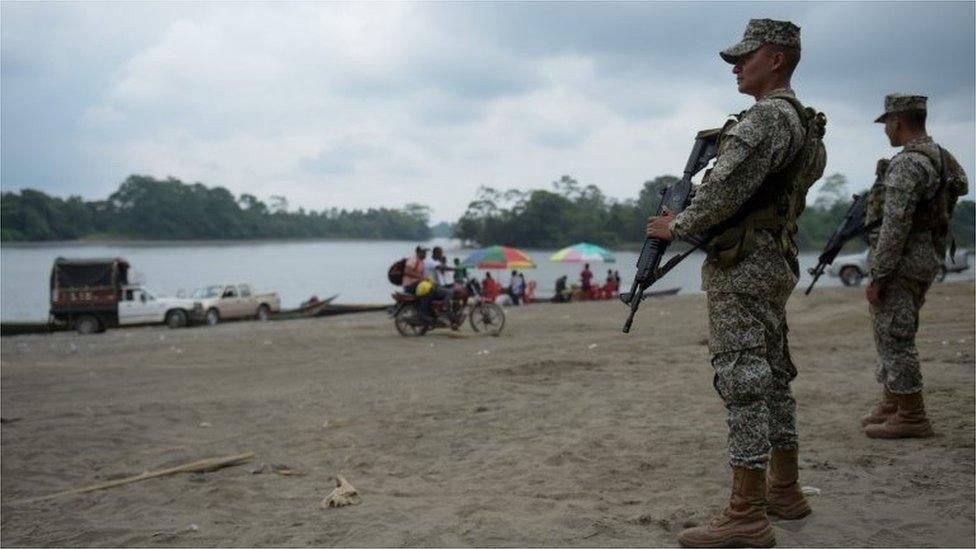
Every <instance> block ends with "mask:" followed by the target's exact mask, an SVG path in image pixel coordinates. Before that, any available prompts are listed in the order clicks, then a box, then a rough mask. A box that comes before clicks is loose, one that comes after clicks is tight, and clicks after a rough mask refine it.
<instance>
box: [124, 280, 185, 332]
mask: <svg viewBox="0 0 976 549" xmlns="http://www.w3.org/2000/svg"><path fill="white" fill-rule="evenodd" d="M118 307H119V325H122V326H126V325H133V324H160V323H163V322H165V323H166V325H167V326H169V327H170V328H182V327H183V326H186V325H188V324H190V323H193V322H200V321H202V320H203V319H204V314H203V306H202V305H201V303H200V302H198V301H194V300H192V299H180V298H176V297H157V296H155V295H154V294H153V293H152V292H150V291H149V290H147V289H146V288H143V287H141V286H123V287H122V297H121V299H119V304H118Z"/></svg>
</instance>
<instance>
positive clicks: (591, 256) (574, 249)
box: [549, 242, 616, 263]
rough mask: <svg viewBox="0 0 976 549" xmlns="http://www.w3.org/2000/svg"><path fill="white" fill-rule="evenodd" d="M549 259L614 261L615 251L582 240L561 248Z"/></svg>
mask: <svg viewBox="0 0 976 549" xmlns="http://www.w3.org/2000/svg"><path fill="white" fill-rule="evenodd" d="M549 261H555V262H557V263H613V262H614V261H616V258H614V256H613V253H612V252H611V251H610V250H607V249H606V248H601V247H600V246H597V245H596V244H587V243H586V242H580V243H579V244H573V245H572V246H568V247H566V248H563V249H561V250H559V251H558V252H556V253H554V254H552V255H551V256H549Z"/></svg>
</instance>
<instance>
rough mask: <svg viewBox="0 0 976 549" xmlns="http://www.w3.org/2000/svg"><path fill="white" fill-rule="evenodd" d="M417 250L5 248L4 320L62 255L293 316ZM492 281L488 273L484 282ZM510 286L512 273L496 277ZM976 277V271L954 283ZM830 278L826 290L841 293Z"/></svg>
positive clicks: (688, 284) (354, 293)
mask: <svg viewBox="0 0 976 549" xmlns="http://www.w3.org/2000/svg"><path fill="white" fill-rule="evenodd" d="M415 245H416V243H415V242H403V241H251V242H232V243H199V242H196V243H192V244H184V243H158V242H156V243H145V242H131V243H124V242H121V243H111V244H75V243H72V244H63V243H60V244H41V245H31V246H24V245H16V246H11V245H4V246H2V247H0V290H2V292H0V298H2V299H0V318H2V319H3V320H43V319H45V318H46V317H47V311H48V279H49V277H50V273H51V265H52V264H53V262H54V259H55V258H56V257H58V256H63V257H69V258H77V257H124V258H125V259H127V260H128V261H129V263H130V264H131V265H132V268H133V270H135V271H137V272H140V273H142V274H143V275H144V277H145V285H146V286H148V287H149V288H150V289H152V290H154V291H156V292H157V293H160V294H163V295H175V294H176V293H177V292H178V291H180V290H184V291H187V292H192V291H193V290H195V289H196V288H199V287H202V286H207V285H210V284H223V283H241V282H249V283H251V284H252V285H253V286H254V287H255V288H256V289H257V290H258V291H276V292H278V293H279V294H280V295H281V302H282V307H284V308H291V307H296V306H298V304H299V303H301V302H302V301H304V300H306V299H308V297H309V296H311V295H313V294H315V295H318V296H319V297H321V298H324V297H327V296H330V295H332V294H339V298H338V299H337V300H336V302H338V303H385V302H387V301H390V293H391V292H392V291H393V290H394V289H395V288H394V287H393V286H392V285H391V284H390V283H389V282H388V281H387V279H386V271H387V269H388V268H389V266H390V264H391V263H393V262H394V261H396V260H397V259H399V258H401V257H404V256H407V255H410V254H412V253H413V248H414V246H415ZM430 245H440V246H443V247H444V249H445V252H446V254H447V256H448V258H449V259H453V258H454V257H455V256H458V257H461V258H462V259H463V258H464V257H465V256H467V254H468V253H470V252H471V250H470V249H463V248H461V247H460V245H459V243H458V242H457V241H454V240H447V239H438V240H434V241H432V242H431V243H430ZM525 251H526V252H527V253H528V254H529V255H530V256H532V258H533V260H534V261H535V262H536V264H537V265H538V267H537V268H536V269H529V270H526V271H525V277H526V280H535V281H536V282H537V284H538V290H537V293H538V294H540V295H551V294H552V293H553V287H554V286H555V280H556V278H558V277H560V276H562V275H568V277H569V281H570V283H572V282H573V281H578V279H579V272H580V270H581V265H579V264H558V263H550V262H549V256H550V255H551V254H552V253H553V252H555V250H535V249H526V250H525ZM637 255H638V253H637V252H636V251H621V252H617V261H616V263H611V264H593V265H591V266H590V268H591V270H592V271H593V273H594V274H595V276H596V280H598V281H600V282H601V283H602V281H603V279H604V278H605V277H606V272H607V269H608V268H612V269H615V270H619V271H620V276H621V278H622V279H623V285H624V286H629V285H630V283H631V281H632V280H633V276H634V271H635V267H634V265H635V263H636V262H637ZM703 259H704V255H703V254H700V253H696V254H693V255H691V256H690V257H688V259H686V260H685V261H684V262H682V263H681V264H679V265H678V266H677V267H676V268H675V269H674V270H673V271H671V272H670V273H668V275H667V276H666V277H665V278H664V279H663V280H661V281H660V282H658V283H657V285H656V287H657V288H660V289H665V288H674V287H680V288H681V291H682V293H691V292H698V291H699V286H700V280H699V271H700V269H701V263H702V260H703ZM816 261H817V254H816V253H804V254H801V257H800V263H801V266H802V268H803V271H804V272H803V278H802V279H801V281H800V286H801V288H805V287H806V285H807V284H809V280H810V277H809V275H807V274H806V268H807V267H812V266H813V265H815V264H816ZM479 276H483V272H482V273H481V274H480V275H479ZM492 276H495V277H498V278H500V279H501V282H502V284H507V283H508V279H509V274H508V273H506V272H503V271H493V273H492ZM962 277H968V278H972V271H971V270H970V271H967V272H966V273H964V274H963V275H953V278H962ZM839 284H840V282H839V281H838V279H836V278H833V277H828V276H824V277H823V278H821V279H820V281H819V282H818V283H817V286H818V287H829V286H838V285H839Z"/></svg>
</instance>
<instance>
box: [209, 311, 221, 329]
mask: <svg viewBox="0 0 976 549" xmlns="http://www.w3.org/2000/svg"><path fill="white" fill-rule="evenodd" d="M206 319H207V325H208V326H215V325H216V324H217V323H218V322H220V312H218V311H217V309H208V310H207V317H206Z"/></svg>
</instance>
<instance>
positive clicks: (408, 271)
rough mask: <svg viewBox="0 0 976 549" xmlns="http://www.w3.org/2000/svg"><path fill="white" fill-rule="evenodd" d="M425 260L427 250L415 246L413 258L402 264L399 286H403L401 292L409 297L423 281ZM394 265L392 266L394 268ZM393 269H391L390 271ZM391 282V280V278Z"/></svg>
mask: <svg viewBox="0 0 976 549" xmlns="http://www.w3.org/2000/svg"><path fill="white" fill-rule="evenodd" d="M426 259H427V248H424V247H423V246H417V247H416V248H414V255H413V257H409V258H407V259H406V261H404V263H403V273H402V275H401V276H402V278H401V284H403V291H404V292H405V293H408V294H410V295H414V293H415V292H416V290H417V284H420V281H421V280H423V279H424V276H425V274H424V270H425V269H424V260H426ZM395 266H396V264H394V267H395ZM392 270H393V269H392V268H391V271H392ZM391 277H392V274H391ZM391 280H392V278H391Z"/></svg>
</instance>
